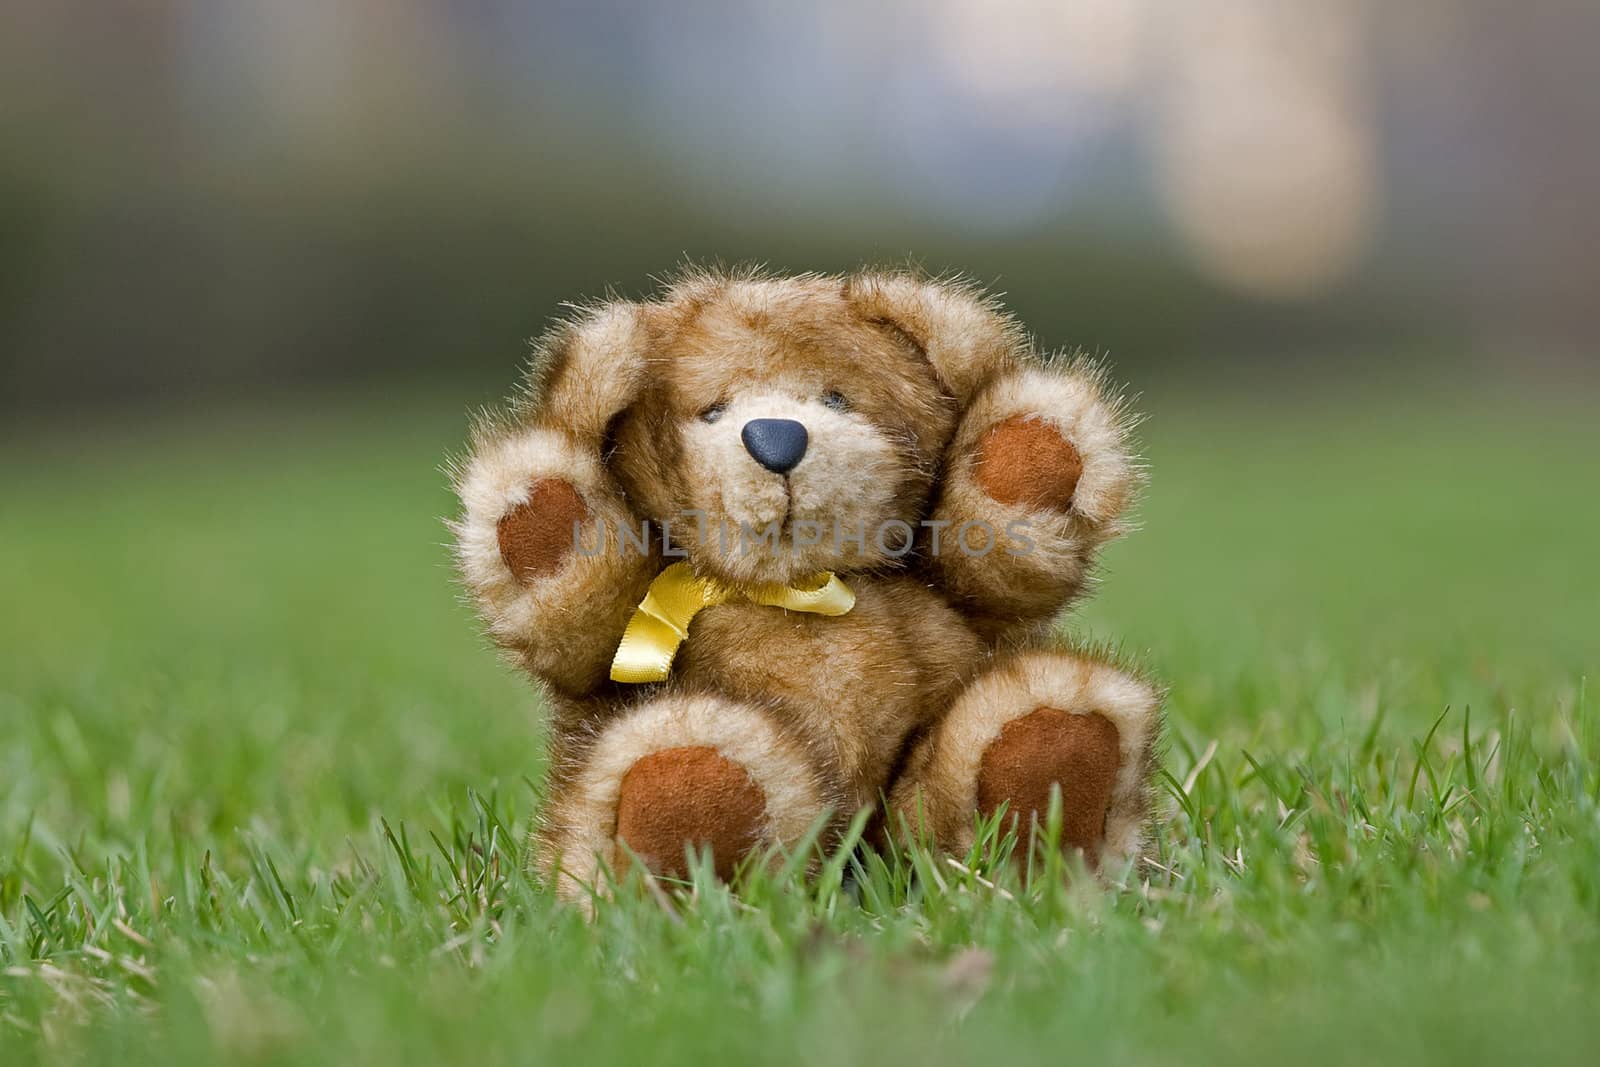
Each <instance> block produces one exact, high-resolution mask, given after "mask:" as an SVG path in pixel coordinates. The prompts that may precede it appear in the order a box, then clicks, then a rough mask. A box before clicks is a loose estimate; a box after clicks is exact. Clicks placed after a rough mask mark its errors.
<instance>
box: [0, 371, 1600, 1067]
mask: <svg viewBox="0 0 1600 1067" xmlns="http://www.w3.org/2000/svg"><path fill="white" fill-rule="evenodd" d="M468 399H469V398H467V397H464V396H462V395H460V392H459V391H455V392H452V391H450V390H439V391H437V393H435V394H434V395H431V396H418V395H415V394H412V395H405V396H398V397H395V398H386V399H384V400H383V401H381V402H374V401H371V400H361V401H353V402H351V403H348V404H339V403H335V402H332V401H328V402H325V403H322V404H320V405H317V406H314V407H310V408H308V407H306V406H305V405H303V404H301V405H291V404H289V403H287V402H283V403H270V402H264V403H263V404H261V405H260V406H258V407H257V408H254V409H248V410H247V409H240V408H231V407H230V408H221V407H215V408H213V409H211V410H208V411H205V412H203V413H200V414H195V415H191V416H185V417H175V418H169V419H167V420H165V421H160V422H153V423H150V424H148V425H141V424H132V425H129V424H122V425H115V426H111V425H102V424H100V423H98V422H96V421H95V420H92V419H88V418H85V419H81V420H78V422H77V424H76V429H77V432H76V434H73V433H69V432H68V430H67V429H66V428H64V427H60V426H56V427H52V426H48V425H43V424H40V425H33V426H31V427H26V428H23V429H17V428H13V429H12V430H11V431H10V436H9V437H8V438H7V439H6V441H7V443H5V444H4V445H3V446H0V501H3V504H0V599H3V602H4V610H3V611H0V648H3V650H4V651H3V653H0V1063H5V1064H8V1065H9V1064H13V1063H26V1062H30V1061H32V1060H35V1059H37V1060H42V1061H46V1062H76V1061H114V1062H118V1063H131V1062H141V1061H144V1060H154V1061H159V1062H162V1063H170V1062H186V1061H189V1060H207V1059H213V1060H221V1061H225V1062H229V1063H255V1062H261V1063H267V1062H284V1063H295V1064H306V1063H321V1062H340V1063H348V1062H352V1061H353V1062H383V1063H426V1064H433V1063H440V1062H471V1063H474V1064H501V1063H514V1062H558V1063H559V1062H591V1061H593V1062H606V1061H610V1060H628V1061H641V1062H649V1063H651V1064H656V1065H666V1064H673V1063H706V1062H733V1063H767V1062H771V1063H780V1062H781V1063H790V1062H814V1063H826V1064H840V1063H855V1062H862V1063H872V1064H875V1065H884V1064H891V1063H902V1062H904V1063H932V1062H939V1063H942V1062H981V1063H985V1064H990V1065H992V1064H998V1063H1004V1062H1008V1061H1010V1060H1029V1061H1032V1060H1046V1059H1048V1060H1051V1061H1057V1062H1060V1061H1072V1060H1082V1061H1085V1062H1094V1063H1106V1062H1151V1063H1175V1064H1177V1063H1183V1064H1188V1063H1196V1062H1237V1061H1241V1060H1242V1061H1246V1062H1274V1061H1278V1062H1328V1063H1350V1064H1363V1065H1365V1064H1369V1063H1371V1062H1373V1061H1374V1060H1375V1059H1377V1060H1382V1061H1389V1062H1407V1063H1411V1062H1429V1061H1436V1062H1441V1063H1445V1062H1450V1063H1454V1062H1470V1061H1477V1062H1507V1061H1527V1062H1551V1063H1557V1062H1572V1063H1592V1062H1594V1061H1595V1058H1596V1057H1597V1056H1600V1011H1597V1010H1596V1005H1600V706H1597V705H1600V698H1597V696H1596V695H1595V694H1592V693H1587V694H1586V687H1590V686H1592V685H1593V684H1594V683H1593V678H1594V674H1595V670H1596V667H1597V666H1600V562H1597V560H1596V555H1595V552H1596V549H1595V546H1596V544H1597V543H1600V536H1597V535H1600V499H1597V496H1596V494H1595V492H1594V471H1595V461H1594V457H1595V456H1596V454H1600V427H1597V426H1596V425H1595V422H1594V420H1593V418H1592V412H1593V410H1594V407H1593V405H1592V404H1591V403H1585V402H1583V401H1584V399H1585V398H1583V397H1568V398H1567V399H1565V400H1563V401H1560V402H1553V401H1534V400H1529V401H1524V402H1518V401H1508V400H1507V398H1506V397H1504V396H1495V397H1490V396H1488V395H1487V394H1484V395H1478V396H1474V395H1471V394H1465V393H1449V394H1448V395H1444V396H1440V395H1439V394H1438V391H1437V390H1423V391H1418V392H1416V393H1411V394H1408V398H1407V399H1404V400H1402V399H1401V398H1400V396H1399V394H1398V391H1396V392H1394V393H1391V394H1387V395H1386V394H1383V393H1371V394H1361V393H1359V392H1358V391H1351V392H1350V393H1349V395H1340V394H1337V393H1335V394H1330V395H1320V396H1316V397H1314V398H1313V397H1309V396H1307V395H1306V394H1304V393H1302V394H1285V395H1284V396H1282V397H1275V398H1274V399H1273V402H1272V403H1271V404H1267V403H1265V402H1258V403H1257V404H1255V405H1254V406H1251V405H1247V404H1241V403H1239V402H1237V401H1228V402H1223V401H1220V400H1217V399H1216V398H1214V397H1206V396H1203V395H1201V396H1196V395H1191V394H1186V393H1183V392H1181V391H1177V390H1174V391H1172V393H1170V394H1169V395H1163V396H1160V397H1157V398H1156V399H1155V400H1153V401H1152V406H1153V408H1154V410H1155V417H1154V418H1153V419H1152V421H1151V422H1150V424H1149V425H1148V427H1147V429H1146V437H1147V441H1148V453H1149V458H1150V461H1151V466H1152V472H1153V481H1152V485H1151V488H1150V491H1149V493H1148V495H1147V498H1146V503H1145V506H1144V507H1143V509H1142V518H1143V520H1144V528H1143V529H1142V530H1140V531H1139V532H1137V533H1135V534H1133V535H1132V536H1130V537H1129V538H1127V539H1126V540H1125V541H1123V542H1122V543H1120V544H1119V545H1117V546H1116V547H1115V549H1114V550H1113V551H1112V552H1111V553H1110V555H1109V557H1108V559H1107V566H1106V568H1105V582H1104V585H1103V587H1102V589H1101V591H1100V593H1099V595H1098V596H1097V597H1096V599H1095V600H1094V601H1092V602H1091V603H1090V604H1088V605H1086V606H1085V607H1084V608H1082V609H1081V610H1080V612H1079V613H1078V614H1077V615H1075V616H1074V617H1073V618H1072V619H1071V620H1069V622H1068V623H1067V626H1068V628H1069V629H1070V630H1071V631H1072V632H1074V633H1077V634H1080V635H1084V636H1087V637H1093V638H1097V639H1108V640H1112V641H1115V642H1118V643H1120V644H1121V645H1122V646H1123V647H1124V648H1125V649H1126V650H1127V651H1128V652H1129V653H1130V654H1134V655H1138V656H1140V657H1141V658H1143V659H1144V660H1146V661H1147V662H1148V663H1149V664H1150V665H1151V666H1152V667H1153V668H1154V670H1156V671H1157V672H1158V674H1159V675H1160V676H1161V677H1162V678H1164V679H1166V680H1167V681H1168V682H1170V684H1171V687H1172V691H1171V697H1170V701H1169V707H1168V710H1169V716H1170V727H1171V745H1170V754H1169V759H1168V768H1169V771H1170V780H1168V781H1167V782H1165V784H1164V793H1165V795H1166V797H1167V800H1168V809H1169V811H1168V814H1167V815H1166V817H1165V818H1164V819H1163V821H1162V824H1161V826H1160V828H1159V832H1158V835H1157V840H1158V847H1157V849H1156V851H1155V852H1154V854H1153V855H1152V857H1151V859H1150V861H1149V862H1148V863H1146V864H1144V865H1141V866H1140V867H1138V868H1136V869H1134V870H1130V871H1127V872H1125V873H1123V874H1122V875H1120V876H1119V878H1118V879H1117V884H1116V885H1114V886H1112V887H1111V888H1110V889H1107V890H1100V889H1096V888H1092V887H1090V886H1088V885H1086V884H1084V881H1083V880H1082V879H1078V880H1077V881H1076V882H1075V883H1071V884H1069V883H1068V882H1066V881H1061V880H1054V879H1038V880H1036V881H1035V882H1033V883H1032V884H1029V885H1027V886H1024V885H1022V884H1020V882H1019V881H1018V879H1017V878H1016V877H1015V875H1014V874H1013V869H1012V867H1011V866H1010V865H1008V864H1005V863H1003V862H997V861H996V857H995V856H994V855H993V854H992V853H990V854H986V855H982V856H977V857H962V858H959V859H958V860H957V861H955V862H946V861H945V860H944V859H940V858H934V857H928V856H921V855H911V856H900V857H890V858H888V859H887V860H884V859H872V858H869V859H867V860H865V861H864V863H863V866H862V868H861V870H860V871H859V872H848V873H849V874H850V877H848V878H847V877H845V875H846V873H847V872H846V871H845V870H844V864H843V863H842V860H843V857H840V860H841V862H835V863H832V864H830V865H828V866H827V867H826V868H825V869H824V871H823V873H822V874H821V875H820V876H819V877H816V878H813V879H809V880H808V879H806V878H803V877H800V876H792V877H778V878H774V879H764V880H761V881H759V882H757V883H755V884H751V885H749V886H747V887H745V891H744V893H743V894H742V896H739V897H735V896H732V895H730V894H729V893H728V892H726V891H725V890H724V889H722V888H720V887H717V886H715V885H712V884H704V885H701V886H700V887H699V888H698V890H697V891H696V895H695V897H694V899H693V900H691V901H685V902H682V903H680V904H679V905H677V906H675V907H664V906H663V904H662V901H661V900H660V899H658V898H656V897H653V896H651V895H649V894H647V893H642V892H636V891H625V892H624V893H623V894H622V895H621V899H620V900H618V901H616V902H613V903H611V904H608V905H606V906H604V907H602V909H601V911H600V914H599V916H598V918H597V919H596V920H595V921H594V922H593V923H588V922H585V921H584V920H583V919H582V918H581V917H579V916H578V915H576V914H574V913H573V912H572V911H571V910H570V909H566V908H563V907H559V906H557V905H556V904H554V903H553V901H552V900H551V898H550V896H549V894H548V893H547V892H546V890H545V888H544V887H543V886H541V885H539V884H538V883H537V882H536V881H535V880H533V879H531V878H530V877H528V876H527V875H526V874H525V873H524V862H523V861H524V856H523V852H522V847H523V837H524V832H525V827H526V826H527V825H528V823H529V820H530V818H531V816H532V814H533V812H534V811H535V810H536V805H537V792H536V789H535V785H534V783H536V782H537V780H538V777H539V774H540V711H539V707H538V703H537V700H536V699H535V697H534V696H533V695H532V693H531V691H530V689H529V688H528V687H527V686H526V685H525V684H524V683H522V682H521V681H520V680H518V679H517V678H516V677H514V676H512V675H511V674H510V673H509V672H508V671H507V670H506V669H505V668H503V667H502V666H501V665H500V664H499V662H498V661H497V660H496V658H495V657H494V655H493V654H492V652H491V651H490V650H489V649H488V647H487V646H486V644H485V643H484V642H483V641H482V640H480V639H479V638H478V636H477V634H476V630H475V627H474V625H473V622H472V619H471V615H470V613H469V612H468V610H467V609H466V608H465V607H464V606H463V605H462V604H461V603H460V602H459V600H458V595H457V591H456V589H455V587H454V585H453V582H452V577H451V574H450V570H449V565H448V560H447V555H446V553H445V551H444V549H443V548H442V547H441V543H442V541H443V540H444V536H445V535H444V531H443V528H442V526H441V524H440V521H439V519H440V518H441V517H442V516H444V515H445V514H447V513H448V512H449V511H450V509H451V501H450V498H449V496H448V494H447V492H446V491H445V488H444V484H443V478H442V476H441V475H440V474H439V473H438V470H437V464H438V463H439V461H440V459H441V457H442V454H443V453H444V452H445V451H446V450H447V449H448V448H451V447H453V446H454V445H455V444H456V443H457V442H458V441H459V440H460V438H461V436H462V434H463V426H464V420H463V419H462V418H461V417H459V414H458V413H459V412H460V411H461V410H462V409H463V408H464V407H465V405H466V403H467V401H468ZM85 437H87V438H88V439H87V440H84V438H85Z"/></svg>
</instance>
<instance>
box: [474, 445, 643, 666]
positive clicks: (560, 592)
mask: <svg viewBox="0 0 1600 1067" xmlns="http://www.w3.org/2000/svg"><path fill="white" fill-rule="evenodd" d="M457 490H458V492H459V494H460V497H461V502H462V514H461V517H460V519H459V520H458V521H457V522H456V523H455V524H454V530H455V534H456V555H457V559H458V562H459V564H460V569H461V575H462V578H463V580H464V581H465V584H466V586H467V589H468V591H469V592H470V593H471V594H472V596H473V598H474V599H475V600H476V602H477V605H478V609H479V611H480V613H481V614H482V616H483V618H484V620H485V622H486V623H487V626H488V631H489V634H490V636H492V637H493V638H494V640H495V642H496V643H497V644H499V645H500V646H501V647H502V648H504V649H505V650H506V651H507V652H508V653H509V654H510V655H511V657H512V658H513V659H514V660H515V661H516V662H518V663H519V664H520V665H521V666H522V667H524V668H525V669H526V670H528V671H529V672H530V673H532V674H533V675H534V676H535V677H536V678H538V679H540V680H542V681H543V682H545V683H546V684H548V685H552V686H554V687H555V688H557V689H558V690H560V691H562V692H563V693H566V694H569V695H573V696H582V695H585V694H588V693H592V692H594V691H595V690H596V689H598V688H600V687H601V686H603V685H604V684H606V679H607V677H608V674H609V669H610V664H611V657H612V655H613V654H614V653H615V652H616V648H617V642H618V641H620V640H621V638H622V632H623V629H624V628H625V627H626V626H627V622H628V619H629V617H630V616H631V615H632V613H633V609H634V608H635V607H636V606H637V605H638V603H639V601H640V600H641V599H642V598H643V597H644V595H645V591H646V590H647V589H648V587H649V584H650V580H651V578H652V577H653V576H654V575H655V574H656V573H657V572H658V571H659V570H660V568H661V558H660V551H661V548H660V545H659V543H656V542H653V541H652V540H651V539H650V538H649V536H648V534H647V533H646V532H645V528H644V527H643V525H642V523H641V520H640V519H638V518H636V517H635V516H634V515H633V513H632V510H631V509H630V508H629V507H628V506H627V504H626V502H625V501H624V499H623V497H622V494H621V493H620V491H619V490H618V489H617V487H616V485H615V483H614V481H613V479H612V477H611V475H610V473H609V472H608V471H607V470H606V469H605V467H604V465H603V463H602V462H601V460H600V457H599V455H598V453H597V452H596V451H595V450H594V449H593V448H590V447H588V446H587V445H586V444H584V443H580V442H579V441H578V440H575V439H574V438H573V437H572V436H570V435H569V434H567V433H565V432H563V431H562V430H560V429H558V428H549V427H545V428H528V427H522V428H517V429H513V430H508V431H499V432H496V433H493V434H489V435H486V436H485V437H484V438H483V439H481V440H480V441H479V442H478V444H477V446H476V448H475V449H474V451H473V454H472V456H471V457H470V458H469V459H468V460H467V461H466V463H465V464H463V465H462V468H461V470H460V472H459V476H458V478H457ZM657 540H659V539H657Z"/></svg>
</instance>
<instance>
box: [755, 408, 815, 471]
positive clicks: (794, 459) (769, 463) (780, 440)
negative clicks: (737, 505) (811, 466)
mask: <svg viewBox="0 0 1600 1067" xmlns="http://www.w3.org/2000/svg"><path fill="white" fill-rule="evenodd" d="M739 436H740V437H741V438H742V439H743V440H744V448H745V451H746V452H749V453H750V454H751V455H752V456H754V457H755V458H756V462H757V463H759V464H761V465H762V466H763V467H765V468H767V470H769V471H772V472H773V473H774V474H788V473H789V472H790V471H792V470H794V468H795V465H796V464H797V463H799V462H800V461H801V460H802V459H804V458H805V454H806V443H807V442H808V441H809V440H810V438H809V437H808V436H807V434H806V428H805V426H803V425H802V424H800V423H798V422H795V421H794V420H793V419H751V420H750V421H749V422H747V423H745V424H744V429H743V430H741V431H740V432H739Z"/></svg>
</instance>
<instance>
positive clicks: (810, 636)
mask: <svg viewBox="0 0 1600 1067" xmlns="http://www.w3.org/2000/svg"><path fill="white" fill-rule="evenodd" d="M850 586H851V588H852V589H853V590H854V591H855V594H856V604H855V607H854V608H852V609H851V610H850V612H849V613H848V614H846V615H840V616H825V615H809V614H804V613H801V612H792V611H784V610H782V609H780V608H771V607H761V606H759V605H755V604H722V605H719V606H717V607H713V608H707V609H705V610H704V611H702V612H701V613H700V614H699V615H697V616H696V617H695V619H694V622H693V623H691V624H690V627H689V638H688V640H687V641H685V642H684V644H683V646H682V648H681V649H680V650H679V652H678V660H677V663H676V665H675V667H674V670H673V673H674V674H675V675H676V676H677V677H678V679H679V680H680V682H682V683H683V684H684V685H685V686H687V687H690V688H695V689H704V690H709V691H712V692H716V693H720V694H723V695H725V696H728V697H733V698H735V699H740V700H748V701H751V702H754V703H759V704H761V705H763V706H768V707H771V706H776V708H777V709H778V713H779V714H780V715H782V716H784V717H785V718H786V719H788V720H789V722H790V723H791V724H792V725H793V726H795V727H796V728H797V729H798V730H800V731H801V732H802V733H803V734H804V735H805V736H806V737H807V738H808V739H809V740H810V741H811V742H812V743H813V745H814V746H815V747H816V749H817V751H819V752H823V753H827V754H828V755H829V756H830V757H831V758H834V759H836V760H837V764H838V770H839V771H840V772H841V773H842V775H843V778H844V782H845V784H846V787H847V788H848V789H850V790H852V791H853V792H854V793H855V794H856V796H855V801H856V802H857V803H862V804H867V803H873V802H875V801H876V800H877V797H878V791H879V790H881V789H883V788H884V787H885V786H886V785H887V784H888V782H887V778H888V775H889V772H890V769H891V766H892V764H893V763H894V761H895V758H896V756H897V755H898V754H899V752H900V749H901V747H902V745H903V743H904V741H905V739H906V736H907V735H908V734H909V733H910V732H911V731H912V730H913V729H915V728H916V727H917V726H919V725H921V724H923V723H925V722H928V721H930V720H932V719H935V718H937V717H938V716H940V715H942V714H943V713H944V711H945V709H946V708H947V707H948V706H949V704H950V702H951V701H952V700H953V699H954V698H955V695H956V694H957V693H958V692H959V691H960V690H961V688H962V687H963V686H964V685H965V684H966V683H967V681H968V680H969V679H971V677H972V676H973V674H975V673H976V672H977V671H978V670H979V669H981V668H982V666H983V664H984V662H985V661H986V658H987V653H986V650H985V647H984V645H983V642H982V641H981V640H980V639H979V638H978V637H977V636H976V635H975V634H974V633H973V632H972V630H971V629H970V628H969V627H968V626H967V624H966V622H965V621H964V620H963V619H962V617H961V616H960V615H959V614H958V613H957V612H956V611H954V610H953V609H952V608H951V607H950V606H949V605H948V604H946V603H945V601H944V600H943V598H942V597H940V596H938V595H937V594H936V593H934V592H932V591H931V590H929V589H927V588H926V587H924V586H922V585H919V584H918V583H916V582H913V581H910V580H909V579H889V580H884V579H877V580H871V579H866V578H854V579H851V581H850Z"/></svg>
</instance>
